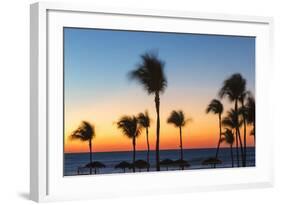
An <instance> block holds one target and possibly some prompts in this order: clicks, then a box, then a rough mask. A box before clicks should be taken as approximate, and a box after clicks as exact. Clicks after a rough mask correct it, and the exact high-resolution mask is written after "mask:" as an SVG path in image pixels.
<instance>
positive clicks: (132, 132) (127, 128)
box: [117, 110, 191, 172]
mask: <svg viewBox="0 0 281 205" xmlns="http://www.w3.org/2000/svg"><path fill="white" fill-rule="evenodd" d="M190 120H191V119H186V118H185V115H184V113H183V111H181V110H179V111H172V112H171V115H170V116H169V118H168V119H167V123H171V124H173V125H175V126H176V127H178V128H179V131H180V135H179V136H180V146H179V147H180V161H178V164H179V166H180V167H182V169H184V166H181V164H186V162H185V161H184V157H183V143H182V127H183V126H185V124H186V123H187V122H189V121H190ZM150 122H151V119H150V117H149V114H148V112H147V111H145V112H144V113H139V114H138V115H137V116H134V115H133V116H123V117H121V118H120V119H119V121H118V122H117V127H118V128H119V129H121V130H122V133H123V134H124V135H125V136H126V137H128V138H129V139H131V140H132V148H133V160H132V162H133V163H132V169H133V172H135V163H136V141H137V138H138V137H139V136H140V135H141V131H142V129H145V131H146V143H147V157H146V158H147V159H146V162H147V171H149V168H150V161H149V157H150V145H149V136H148V130H149V127H150V124H151V123H150ZM160 164H161V162H159V166H160ZM156 167H157V164H156Z"/></svg>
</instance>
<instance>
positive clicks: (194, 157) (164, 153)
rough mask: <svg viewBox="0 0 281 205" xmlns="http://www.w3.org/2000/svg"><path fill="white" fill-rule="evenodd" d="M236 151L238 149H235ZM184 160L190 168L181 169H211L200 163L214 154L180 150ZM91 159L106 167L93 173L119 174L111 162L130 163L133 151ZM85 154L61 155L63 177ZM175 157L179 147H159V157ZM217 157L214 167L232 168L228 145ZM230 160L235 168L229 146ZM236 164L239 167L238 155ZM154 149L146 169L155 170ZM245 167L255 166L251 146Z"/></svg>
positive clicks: (85, 159) (81, 162) (72, 172)
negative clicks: (216, 163) (161, 148)
mask: <svg viewBox="0 0 281 205" xmlns="http://www.w3.org/2000/svg"><path fill="white" fill-rule="evenodd" d="M239 151H240V150H239ZM183 152H184V160H187V161H188V162H189V164H190V165H191V166H190V167H187V168H185V169H186V170H190V169H206V168H212V166H211V165H202V162H203V161H204V160H206V159H208V158H210V157H214V156H215V154H216V149H215V148H208V149H184V151H183ZM92 157H93V161H99V162H102V163H103V164H104V165H105V166H106V167H105V168H102V169H98V170H97V171H98V172H97V174H110V173H123V170H120V169H115V168H114V167H115V165H117V164H118V163H120V162H121V161H127V162H129V163H131V162H132V158H133V152H132V151H122V152H97V153H95V152H94V153H93V154H92ZM146 157H147V151H136V160H138V159H142V160H146ZM89 158H90V156H89V153H66V154H64V176H73V175H77V174H78V167H83V166H85V165H86V164H88V163H89ZM167 158H168V159H171V160H177V159H179V158H180V150H160V160H163V159H167ZM218 158H219V159H220V160H221V161H222V163H221V164H218V165H216V168H229V167H232V161H231V151H230V149H229V148H221V149H220V150H219V156H218ZM233 159H234V166H235V167H237V158H236V148H234V147H233ZM239 160H240V166H241V157H240V158H239ZM155 164H156V160H155V151H150V171H155V170H156V168H155ZM246 166H247V167H253V166H255V148H254V147H248V148H247V162H246ZM168 169H169V170H179V168H177V167H168ZM162 170H163V171H166V170H167V167H166V166H163V167H161V171H162ZM136 171H137V172H139V171H142V172H144V171H146V169H142V170H139V169H136ZM126 172H132V170H129V169H127V170H126ZM81 173H82V174H89V169H84V171H82V172H80V174H81Z"/></svg>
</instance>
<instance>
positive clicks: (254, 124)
mask: <svg viewBox="0 0 281 205" xmlns="http://www.w3.org/2000/svg"><path fill="white" fill-rule="evenodd" d="M253 128H254V142H255V146H256V119H254V122H253Z"/></svg>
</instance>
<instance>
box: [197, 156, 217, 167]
mask: <svg viewBox="0 0 281 205" xmlns="http://www.w3.org/2000/svg"><path fill="white" fill-rule="evenodd" d="M221 163H222V161H221V160H219V159H218V158H215V157H210V158H208V159H206V160H204V161H203V162H202V165H211V167H212V166H215V165H216V164H221Z"/></svg>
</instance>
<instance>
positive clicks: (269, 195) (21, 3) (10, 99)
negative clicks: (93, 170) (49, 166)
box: [0, 0, 281, 205]
mask: <svg viewBox="0 0 281 205" xmlns="http://www.w3.org/2000/svg"><path fill="white" fill-rule="evenodd" d="M94 1H95V2H96V3H97V4H98V5H101V6H110V7H114V6H118V7H133V8H151V9H164V10H165V9H166V10H187V11H200V12H204V11H205V12H216V13H230V14H246V15H258V16H272V17H274V20H275V30H274V35H275V43H274V52H275V74H274V79H273V80H275V85H276V88H275V89H276V90H275V91H276V96H275V97H274V98H272V100H273V101H274V105H275V110H276V112H275V121H274V122H272V125H273V129H274V130H275V133H276V137H275V145H276V146H275V173H276V175H275V179H276V185H275V187H274V188H269V189H252V190H236V191H223V192H215V191H214V192H206V193H187V194H178V195H168V196H149V197H148V196H145V197H135V198H126V199H125V198H118V199H108V200H98V201H83V202H77V201H76V202H75V201H74V202H67V203H66V204H78V203H79V204H93V203H95V204H122V205H126V204H132V203H134V204H144V203H148V204H160V203H161V204H169V205H170V204H176V203H178V204H179V203H181V204H225V203H227V204H228V205H231V204H238V203H241V204H242V203H243V204H244V203H249V204H254V203H261V204H280V202H281V197H280V194H281V178H280V176H281V166H280V163H281V161H280V159H281V156H280V155H281V151H279V150H280V145H281V144H280V141H281V140H280V138H281V136H280V135H279V133H281V131H280V132H279V129H278V128H279V127H280V125H281V120H280V117H278V116H281V112H280V111H281V106H280V105H281V103H280V102H281V98H280V96H281V92H280V88H281V60H280V57H281V44H280V41H281V9H280V8H281V6H280V5H278V3H279V1H278V0H205V1H204V0H167V1H165V0H100V1H98V0H94ZM33 2H35V1H30V0H6V1H3V0H2V1H1V4H0V25H1V27H0V204H31V203H32V202H31V201H29V200H28V193H29V4H30V3H33ZM79 2H82V0H80V1H79ZM91 2H93V1H91ZM278 106H279V107H278ZM279 136H280V137H279Z"/></svg>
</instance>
